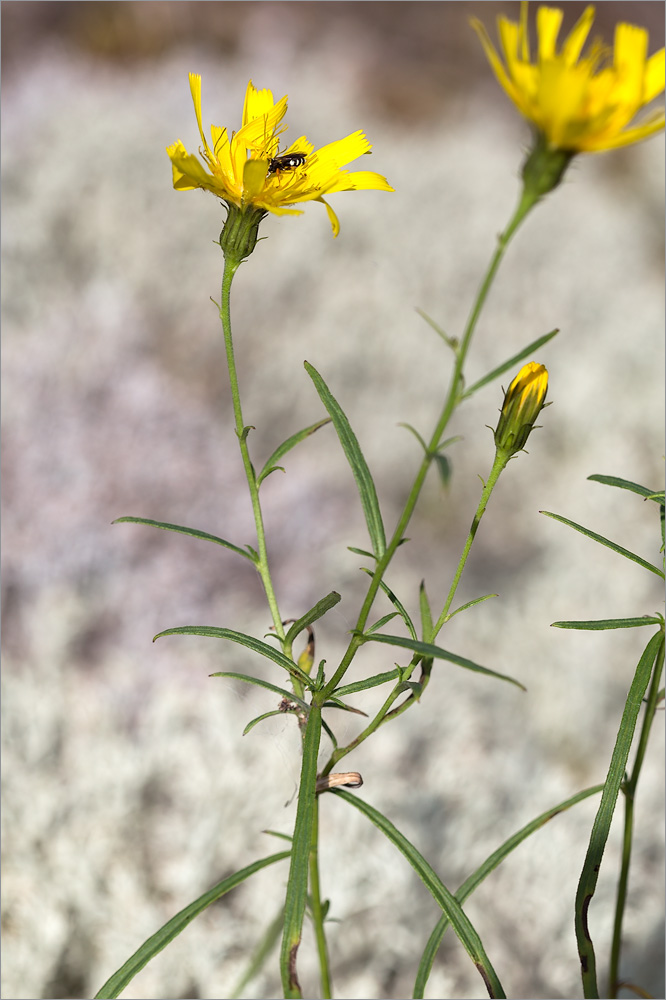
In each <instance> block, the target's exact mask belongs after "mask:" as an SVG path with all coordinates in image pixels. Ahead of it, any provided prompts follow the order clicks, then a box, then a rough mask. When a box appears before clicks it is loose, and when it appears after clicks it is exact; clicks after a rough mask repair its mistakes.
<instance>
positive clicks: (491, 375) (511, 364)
mask: <svg viewBox="0 0 666 1000" xmlns="http://www.w3.org/2000/svg"><path fill="white" fill-rule="evenodd" d="M559 332H560V331H559V330H551V331H550V333H544V335H543V336H542V337H538V338H537V339H536V340H533V341H532V343H531V344H528V345H527V347H523V349H522V351H519V352H518V354H514V355H513V357H512V358H509V360H508V361H505V362H504V363H503V364H501V365H500V366H499V367H498V368H493V370H492V371H491V372H488V374H487V375H484V376H483V378H480V379H479V381H478V382H475V383H474V384H473V385H470V387H469V389H465V391H464V393H463V396H462V398H463V399H468V398H469V397H470V396H471V395H473V394H474V393H475V392H476V391H477V389H481V388H483V386H484V385H488V383H489V382H492V381H493V380H494V379H496V378H499V376H500V375H503V374H504V372H508V371H509V369H510V368H515V366H516V365H517V364H518V362H519V361H522V360H523V359H524V358H527V357H528V356H529V355H530V354H532V353H533V352H534V351H538V350H539V348H540V347H543V345H544V344H547V343H548V341H549V340H552V339H553V337H554V336H555V334H557V333H559Z"/></svg>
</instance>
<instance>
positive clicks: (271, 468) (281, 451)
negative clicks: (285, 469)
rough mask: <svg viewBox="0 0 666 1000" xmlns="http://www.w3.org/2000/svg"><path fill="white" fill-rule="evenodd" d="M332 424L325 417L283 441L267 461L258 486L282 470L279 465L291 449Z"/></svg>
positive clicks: (258, 478) (328, 418)
mask: <svg viewBox="0 0 666 1000" xmlns="http://www.w3.org/2000/svg"><path fill="white" fill-rule="evenodd" d="M330 422H331V418H330V417H324V419H323V420H318V421H317V423H316V424H310V426H309V427H305V428H304V429H303V430H302V431H297V432H296V433H295V434H292V435H291V437H288V438H287V440H286V441H283V442H282V444H281V445H279V446H278V447H277V448H276V449H275V451H274V452H273V454H272V455H271V457H270V458H269V459H268V460H267V461H266V464H265V465H264V467H263V469H262V470H261V472H260V473H259V475H258V476H257V486H261V484H262V482H263V481H264V479H265V478H266V476H270V474H271V472H275V470H276V469H278V468H280V466H278V464H277V463H278V462H279V461H280V459H281V458H282V457H283V456H284V455H286V454H287V452H288V451H291V449H292V448H294V447H295V446H296V445H297V444H299V443H300V442H301V441H304V440H305V438H306V437H310V435H311V434H314V432H315V431H318V430H319V428H320V427H323V426H324V424H330Z"/></svg>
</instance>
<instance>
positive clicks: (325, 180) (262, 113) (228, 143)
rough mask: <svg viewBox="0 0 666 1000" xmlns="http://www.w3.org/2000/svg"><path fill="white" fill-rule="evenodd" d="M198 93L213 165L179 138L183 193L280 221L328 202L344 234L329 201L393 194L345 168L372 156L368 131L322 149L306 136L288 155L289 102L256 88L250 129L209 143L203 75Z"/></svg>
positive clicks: (174, 151) (248, 110)
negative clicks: (305, 206) (283, 139)
mask: <svg viewBox="0 0 666 1000" xmlns="http://www.w3.org/2000/svg"><path fill="white" fill-rule="evenodd" d="M190 90H191V91H192V100H193V101H194V111H195V114H196V116H197V124H198V126H199V133H200V135H201V142H202V143H203V146H202V148H201V149H200V153H201V156H202V159H203V161H204V164H205V166H203V165H202V163H201V162H200V160H199V159H198V158H197V157H196V156H194V155H193V154H192V153H188V152H187V150H186V149H185V146H184V145H183V143H182V142H181V141H180V140H178V142H175V143H174V144H173V145H172V146H167V153H168V154H169V158H170V160H171V165H172V168H173V186H174V188H175V189H176V190H177V191H190V190H192V189H193V188H204V189H205V190H206V191H212V192H213V194H214V195H217V197H218V198H221V199H222V200H223V201H225V202H226V203H227V204H228V205H230V206H231V205H233V206H236V208H238V209H240V210H241V211H242V212H245V211H247V210H256V211H258V212H259V213H261V212H273V213H274V214H275V215H301V214H302V212H300V211H299V210H298V209H294V208H292V207H291V206H292V205H296V204H300V203H301V202H305V201H320V202H322V203H323V204H324V205H325V206H326V210H327V212H328V217H329V219H330V221H331V225H332V227H333V235H334V236H337V235H338V232H339V231H340V224H339V222H338V219H337V216H336V215H335V213H334V212H333V210H332V209H331V208H330V206H329V205H328V204H327V203H326V202H325V201H324V196H325V195H329V194H333V193H334V192H336V191H361V190H364V189H366V190H367V189H374V190H377V191H393V188H392V187H391V186H390V184H389V183H388V181H387V180H386V178H385V177H382V176H381V175H380V174H375V173H373V172H372V171H369V170H359V171H356V172H355V173H350V172H349V171H346V170H342V169H341V168H342V167H343V166H344V165H346V164H347V163H350V162H351V161H352V160H355V159H356V158H357V157H359V156H362V155H363V154H364V153H369V152H370V149H371V148H372V147H371V146H370V143H369V142H368V140H367V139H366V137H365V135H364V134H363V132H354V133H353V134H352V135H348V136H347V138H346V139H339V140H338V141H337V142H332V143H330V144H329V145H328V146H322V148H321V149H318V150H316V151H315V148H314V146H313V145H312V143H311V142H308V140H307V139H306V137H305V136H301V138H300V139H297V140H296V141H295V142H292V143H291V145H289V146H288V147H287V148H286V149H283V150H280V149H279V141H280V136H281V135H282V133H283V132H284V131H285V130H286V128H287V126H286V125H283V124H282V119H283V118H284V116H285V113H286V111H287V98H286V97H283V98H282V99H281V100H280V101H278V102H277V104H276V103H275V101H274V100H273V95H272V93H271V91H270V90H256V89H255V87H254V86H253V84H252V81H250V82H249V84H248V87H247V92H246V94H245V106H244V108H243V124H242V127H241V128H240V129H239V130H238V132H232V133H231V136H229V134H228V133H227V130H226V128H220V127H219V126H218V125H213V126H211V144H210V145H209V143H208V141H207V139H206V136H205V133H204V130H203V126H202V121H201V77H200V76H198V75H197V74H195V73H190Z"/></svg>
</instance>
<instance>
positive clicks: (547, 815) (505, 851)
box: [412, 785, 604, 1000]
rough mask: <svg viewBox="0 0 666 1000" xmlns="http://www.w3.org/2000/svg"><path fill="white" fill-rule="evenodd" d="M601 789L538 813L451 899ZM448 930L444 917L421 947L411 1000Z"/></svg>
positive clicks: (419, 996)
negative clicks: (547, 825)
mask: <svg viewBox="0 0 666 1000" xmlns="http://www.w3.org/2000/svg"><path fill="white" fill-rule="evenodd" d="M603 787H604V786H603V785H595V786H594V788H586V789H585V791H584V792H578V794H577V795H573V796H572V797H571V798H570V799H566V800H565V801H564V802H560V804H559V805H557V806H554V807H553V808H552V809H548V810H547V811H546V812H544V813H541V815H540V816H537V818H536V819H533V820H532V822H531V823H528V824H527V825H526V826H524V827H522V829H520V830H518V832H517V833H514V834H513V836H512V837H509V839H508V840H505V841H504V843H503V844H502V845H501V847H498V848H497V850H496V851H494V852H493V853H492V854H491V855H490V856H489V857H487V858H486V860H485V861H484V862H483V864H482V865H480V866H479V867H478V868H477V869H476V871H475V872H473V873H472V874H471V875H470V876H469V878H466V879H465V881H464V882H463V884H462V885H461V886H460V888H459V889H458V890H457V892H456V893H455V897H456V899H457V900H458V902H459V903H460V904H461V906H462V904H463V903H464V902H465V900H466V899H468V898H469V896H471V895H472V893H473V892H474V890H475V889H477V888H478V886H480V885H481V883H482V882H483V880H484V879H485V878H487V876H488V875H490V873H491V872H492V871H494V870H495V868H497V866H498V865H499V864H501V863H502V861H504V859H505V858H506V857H507V856H508V855H509V854H510V853H511V852H512V851H514V850H515V849H516V847H518V845H519V844H522V842H523V841H524V840H526V839H527V838H528V837H529V836H530V835H531V834H533V833H535V831H536V830H539V829H540V828H541V827H542V826H544V825H545V824H546V823H547V822H548V821H549V820H550V819H552V818H553V816H557V814H558V813H561V812H564V810H565V809H569V808H571V806H575V805H576V803H577V802H582V801H583V799H587V798H589V797H590V796H591V795H596V794H597V793H598V792H600V791H602V790H603ZM448 926H449V918H448V917H447V915H446V914H445V913H443V914H442V916H441V917H440V918H439V920H438V921H437V924H436V926H435V928H434V930H433V932H432V934H431V935H430V938H429V939H428V943H427V945H426V947H425V950H424V952H423V955H422V957H421V961H420V963H419V968H418V972H417V974H416V981H415V983H414V992H413V994H412V996H413V998H414V1000H423V993H424V991H425V988H426V984H427V982H428V978H429V976H430V973H431V971H432V966H433V962H434V961H435V955H436V954H437V951H438V949H439V946H440V944H441V943H442V938H443V937H444V934H445V932H446V929H447V927H448Z"/></svg>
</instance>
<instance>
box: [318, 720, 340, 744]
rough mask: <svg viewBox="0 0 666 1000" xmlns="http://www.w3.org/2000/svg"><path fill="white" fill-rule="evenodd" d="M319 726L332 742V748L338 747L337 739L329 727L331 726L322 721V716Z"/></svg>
mask: <svg viewBox="0 0 666 1000" xmlns="http://www.w3.org/2000/svg"><path fill="white" fill-rule="evenodd" d="M321 727H322V729H323V730H324V732H325V733H326V734H327V736H328V738H329V740H330V741H331V743H332V744H333V749H334V750H337V749H338V741H337V739H336V738H335V733H334V732H333V730H332V729H331V727H330V726H329V725H328V724H327V723H326V722H325V721H324V719H323V718H322V720H321Z"/></svg>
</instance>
